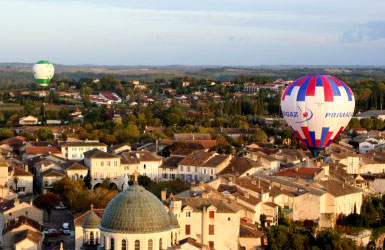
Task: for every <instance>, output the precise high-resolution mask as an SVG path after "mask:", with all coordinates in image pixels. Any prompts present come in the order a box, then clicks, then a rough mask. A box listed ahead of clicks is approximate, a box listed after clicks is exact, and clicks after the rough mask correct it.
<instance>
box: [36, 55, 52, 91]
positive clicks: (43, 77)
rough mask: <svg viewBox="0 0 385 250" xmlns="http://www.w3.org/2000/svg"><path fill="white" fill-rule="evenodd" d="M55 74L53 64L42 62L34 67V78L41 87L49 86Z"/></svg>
mask: <svg viewBox="0 0 385 250" xmlns="http://www.w3.org/2000/svg"><path fill="white" fill-rule="evenodd" d="M54 73H55V70H54V67H53V65H52V63H50V62H49V61H45V60H41V61H38V62H37V63H36V64H35V65H34V66H33V76H34V77H35V79H36V82H37V84H39V85H40V86H48V84H49V83H50V82H51V80H52V78H53V75H54Z"/></svg>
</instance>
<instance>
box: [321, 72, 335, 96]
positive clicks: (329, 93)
mask: <svg viewBox="0 0 385 250" xmlns="http://www.w3.org/2000/svg"><path fill="white" fill-rule="evenodd" d="M321 79H322V83H323V86H324V95H325V102H332V101H333V90H332V87H331V86H330V83H329V81H328V80H327V79H325V77H324V76H321Z"/></svg>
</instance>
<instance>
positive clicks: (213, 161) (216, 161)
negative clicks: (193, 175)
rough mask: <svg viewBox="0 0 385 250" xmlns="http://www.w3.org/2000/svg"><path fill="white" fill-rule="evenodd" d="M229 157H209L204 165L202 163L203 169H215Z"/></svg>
mask: <svg viewBox="0 0 385 250" xmlns="http://www.w3.org/2000/svg"><path fill="white" fill-rule="evenodd" d="M229 157H230V155H214V156H213V157H211V158H210V159H209V160H208V161H206V162H205V163H203V167H212V168H215V167H217V166H218V165H219V164H221V163H223V162H224V161H226V160H227V159H228V158H229Z"/></svg>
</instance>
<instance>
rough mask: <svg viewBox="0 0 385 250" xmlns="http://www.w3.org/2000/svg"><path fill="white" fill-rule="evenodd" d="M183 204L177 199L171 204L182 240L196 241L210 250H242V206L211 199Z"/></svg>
mask: <svg viewBox="0 0 385 250" xmlns="http://www.w3.org/2000/svg"><path fill="white" fill-rule="evenodd" d="M183 204H184V205H183V206H182V200H177V199H173V198H171V199H170V204H169V208H170V211H172V212H173V214H175V216H176V218H177V219H178V223H179V225H180V231H179V235H180V236H179V239H180V240H183V239H186V238H192V239H194V240H196V241H197V242H198V243H200V244H202V245H203V246H206V247H209V248H214V249H231V250H236V249H238V245H239V242H238V238H239V227H240V212H239V208H238V206H236V205H235V204H230V203H226V202H224V201H223V200H217V199H211V198H193V199H188V200H185V202H183ZM187 249H191V248H187ZM199 249H201V248H199Z"/></svg>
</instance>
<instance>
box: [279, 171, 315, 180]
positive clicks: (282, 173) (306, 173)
mask: <svg viewBox="0 0 385 250" xmlns="http://www.w3.org/2000/svg"><path fill="white" fill-rule="evenodd" d="M321 171H322V168H288V169H285V170H282V171H279V172H275V173H274V174H273V175H274V176H284V177H300V178H303V179H312V178H314V177H315V176H316V175H317V174H319V173H320V172H321Z"/></svg>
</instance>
